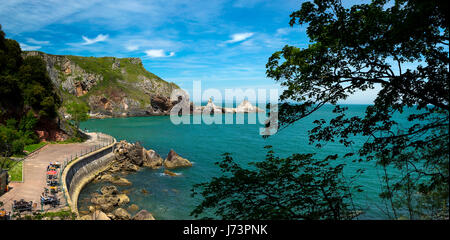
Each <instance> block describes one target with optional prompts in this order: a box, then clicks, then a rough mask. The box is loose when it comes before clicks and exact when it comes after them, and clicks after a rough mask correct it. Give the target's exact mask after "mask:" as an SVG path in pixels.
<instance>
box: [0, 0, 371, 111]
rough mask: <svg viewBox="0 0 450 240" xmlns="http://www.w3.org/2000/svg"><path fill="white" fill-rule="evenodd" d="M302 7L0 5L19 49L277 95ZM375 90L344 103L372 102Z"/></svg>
mask: <svg viewBox="0 0 450 240" xmlns="http://www.w3.org/2000/svg"><path fill="white" fill-rule="evenodd" d="M301 3H302V1H300V0H272V1H264V0H206V1H205V0H189V1H186V0H126V1H125V0H115V1H113V0H64V1H61V0H46V1H39V0H2V2H1V4H0V24H1V25H2V28H3V31H4V32H5V33H6V36H7V37H8V38H12V39H15V40H17V41H18V42H19V43H20V45H21V47H22V49H23V50H39V51H43V52H46V53H49V54H59V55H79V56H95V57H102V56H114V57H139V58H141V59H142V62H143V64H144V67H145V68H146V69H147V70H148V71H150V72H152V73H155V74H156V75H158V76H160V77H161V78H163V79H164V80H166V81H170V82H174V83H176V84H177V85H179V86H180V87H181V88H183V89H185V90H187V91H188V92H190V93H191V94H192V88H193V81H201V85H202V90H206V89H208V88H215V89H219V90H220V91H222V92H224V89H227V88H233V89H235V88H242V89H244V90H245V89H247V88H257V89H258V88H259V89H273V88H275V89H279V91H280V93H281V91H282V89H281V88H280V87H279V83H277V82H275V81H274V80H273V79H270V78H267V77H266V73H265V72H266V68H265V65H266V63H267V60H268V58H269V57H270V56H271V55H272V53H274V52H276V51H278V50H281V49H282V48H283V47H284V46H285V45H293V46H297V47H307V46H308V43H309V39H308V36H307V35H306V32H305V26H298V25H297V26H294V27H290V26H289V15H290V14H291V13H292V12H293V11H296V10H298V9H300V6H301ZM376 93H377V90H373V91H370V92H365V93H364V94H362V93H356V94H355V95H354V96H352V97H350V98H349V99H347V100H346V101H345V102H343V103H356V104H358V103H360V104H367V103H372V102H373V99H374V98H375V96H376Z"/></svg>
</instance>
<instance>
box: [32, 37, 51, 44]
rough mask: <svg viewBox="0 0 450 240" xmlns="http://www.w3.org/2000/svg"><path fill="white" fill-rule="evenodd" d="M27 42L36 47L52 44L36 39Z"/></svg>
mask: <svg viewBox="0 0 450 240" xmlns="http://www.w3.org/2000/svg"><path fill="white" fill-rule="evenodd" d="M27 42H28V43H31V44H36V45H46V44H50V42H49V41H38V40H36V39H34V38H27Z"/></svg>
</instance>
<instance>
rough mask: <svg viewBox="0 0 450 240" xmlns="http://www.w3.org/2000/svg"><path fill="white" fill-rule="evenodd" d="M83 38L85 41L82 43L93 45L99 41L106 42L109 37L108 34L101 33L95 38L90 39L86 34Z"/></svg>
mask: <svg viewBox="0 0 450 240" xmlns="http://www.w3.org/2000/svg"><path fill="white" fill-rule="evenodd" d="M82 38H83V40H84V43H82V44H81V45H91V44H94V43H98V42H104V41H105V40H106V39H107V38H108V35H103V34H99V35H97V37H95V38H94V39H89V38H87V37H85V36H82Z"/></svg>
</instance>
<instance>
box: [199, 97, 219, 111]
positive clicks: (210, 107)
mask: <svg viewBox="0 0 450 240" xmlns="http://www.w3.org/2000/svg"><path fill="white" fill-rule="evenodd" d="M202 111H203V113H210V114H214V113H221V112H222V108H221V107H218V106H216V105H215V104H214V102H213V101H212V99H211V98H209V100H208V103H207V104H206V106H205V107H203V109H202Z"/></svg>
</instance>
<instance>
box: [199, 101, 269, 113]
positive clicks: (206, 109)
mask: <svg viewBox="0 0 450 240" xmlns="http://www.w3.org/2000/svg"><path fill="white" fill-rule="evenodd" d="M190 109H191V113H192V114H202V113H203V114H208V113H209V114H216V113H255V112H264V110H263V109H261V108H258V107H256V106H253V105H252V104H251V103H250V102H249V101H248V100H244V101H242V102H241V103H240V104H239V105H238V106H237V107H236V108H226V107H219V106H217V105H215V104H214V103H213V101H212V99H211V98H210V99H209V100H208V103H207V104H206V106H195V105H194V104H193V103H191V107H190Z"/></svg>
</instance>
